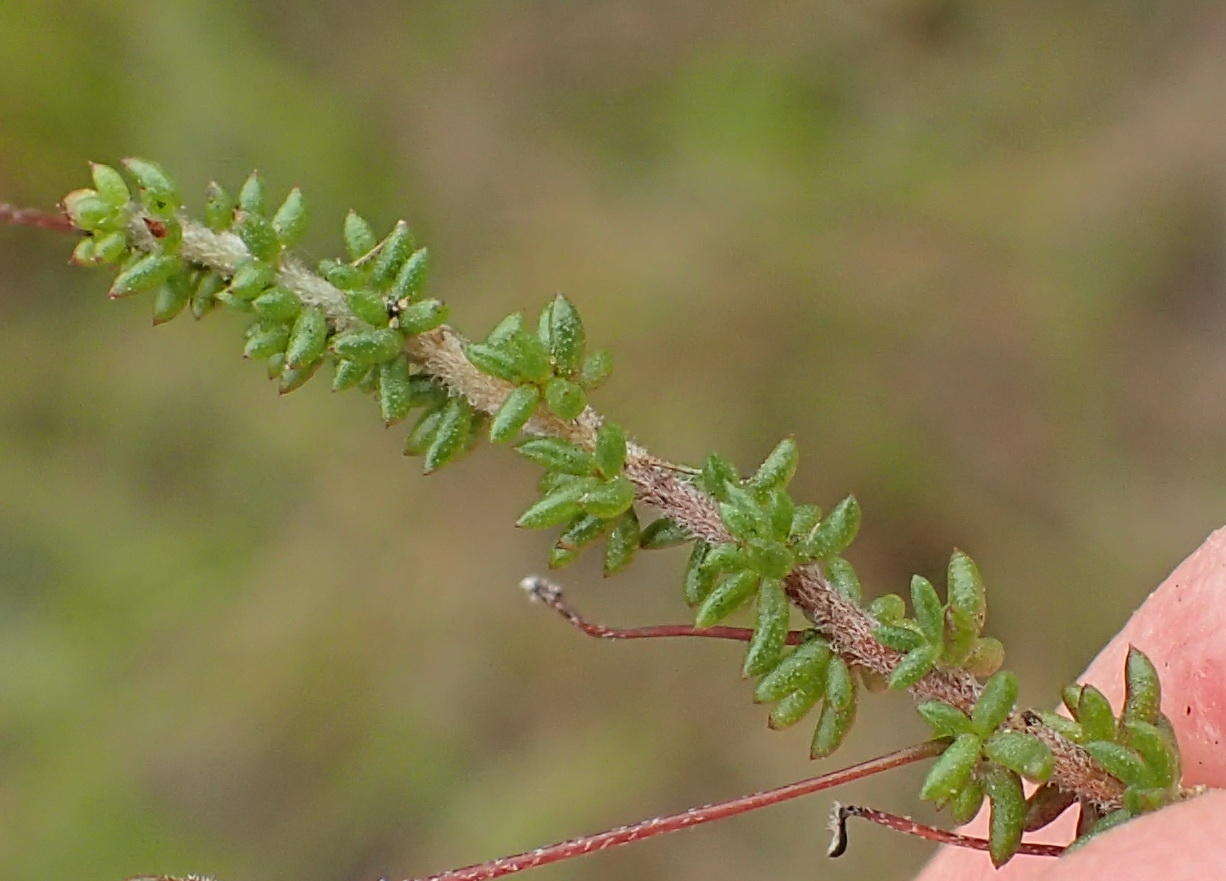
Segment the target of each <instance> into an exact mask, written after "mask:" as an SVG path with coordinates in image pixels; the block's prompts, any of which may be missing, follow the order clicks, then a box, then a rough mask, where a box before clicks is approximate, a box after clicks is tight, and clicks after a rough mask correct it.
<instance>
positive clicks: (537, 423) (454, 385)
mask: <svg viewBox="0 0 1226 881" xmlns="http://www.w3.org/2000/svg"><path fill="white" fill-rule="evenodd" d="M18 214H21V215H22V216H25V217H26V220H25V221H23V222H27V223H31V224H33V225H43V226H45V227H46V228H51V229H64V226H63V224H62V223H57V224H56V225H47V224H44V223H41V222H40V223H34V222H33V220H31V219H30V217H28V216H27V215H30V212H18ZM180 220H181V222H182V225H183V241H182V246H181V254H182V256H183V257H184V258H186V259H187V260H188V261H190V262H192V263H194V264H197V265H199V266H202V267H206V268H209V269H212V270H215V271H217V272H219V273H221V274H223V275H227V276H228V275H230V274H232V273H233V272H234V270H235V268H236V267H237V266H238V265H239V264H240V263H241V262H243V261H244V260H245V259H247V258H248V256H249V253H248V250H247V248H246V246H245V245H244V244H243V242H242V240H241V239H240V238H239V237H238V236H237V235H235V234H234V233H231V232H214V231H213V230H211V229H209V228H208V227H205V226H203V225H201V224H199V223H197V222H195V221H193V220H191V219H189V218H187V217H186V216H184V217H181V218H180ZM11 222H17V221H11ZM70 228H71V227H69V229H70ZM130 232H131V235H132V241H133V242H134V243H135V244H136V246H137V247H142V248H145V249H153V248H154V247H155V242H156V239H155V237H154V233H153V232H151V230H150V225H149V223H148V222H147V219H146V218H145V217H144V216H143V215H142V214H141V212H140V210H139V208H138V207H137V206H135V205H133V206H132V208H131V223H130ZM277 283H278V284H279V285H282V286H283V287H286V288H288V289H289V290H291V291H293V292H294V293H295V294H296V295H297V296H298V297H299V298H300V299H301V300H302V302H304V303H307V304H309V305H315V306H318V307H320V309H322V310H323V312H324V314H325V315H326V316H327V319H328V321H329V323H330V324H331V325H332V326H333V328H334V329H336V330H342V329H344V328H346V327H348V326H349V325H351V324H352V323H353V322H354V320H355V319H354V317H353V316H352V314H351V313H350V311H349V308H348V305H347V303H346V299H345V295H344V293H343V292H342V291H341V290H339V289H338V288H336V287H334V286H333V285H331V284H329V283H328V282H327V281H325V280H324V279H323V278H321V277H320V276H318V275H316V274H315V273H313V272H312V271H310V270H309V269H307V268H306V267H305V266H304V265H303V264H301V263H300V262H298V261H297V260H296V259H294V258H293V257H290V256H287V257H284V258H283V259H282V262H281V268H280V270H279V271H278V273H277ZM465 343H466V340H465V339H464V337H463V336H461V335H460V334H458V333H457V332H456V331H455V330H453V329H452V328H450V327H448V326H446V325H444V326H442V327H439V328H437V329H436V330H433V331H430V332H428V333H424V334H420V335H418V336H414V337H410V338H409V340H408V342H407V344H406V352H407V354H408V356H409V358H410V359H411V360H412V361H413V362H415V363H416V364H417V365H418V366H419V367H420V368H421V369H422V370H424V371H425V372H426V373H428V374H431V375H433V376H434V377H435V378H436V379H437V380H438V381H440V382H441V383H442V384H443V385H444V386H446V387H447V389H448V390H449V391H450V392H451V393H452V394H456V395H463V396H464V397H465V398H466V399H467V400H468V402H469V403H470V404H471V405H472V406H473V407H474V408H475V409H477V410H480V411H482V412H485V413H491V414H492V413H495V412H497V410H498V409H499V408H500V407H501V406H502V404H503V402H504V401H505V400H506V397H507V395H508V394H510V393H511V391H512V390H513V388H514V387H513V386H512V385H511V384H510V383H508V382H505V381H503V380H501V379H498V378H496V377H493V376H489V375H487V374H485V373H482V372H481V371H479V370H478V369H477V368H476V367H475V366H473V364H472V363H471V362H470V361H469V360H468V358H467V357H466V355H465V354H464V345H465ZM601 421H602V419H601V416H600V415H599V414H598V413H596V411H594V410H593V409H591V408H590V407H589V408H588V409H586V410H585V411H584V412H583V413H581V414H580V415H579V416H578V417H577V418H576V419H574V420H562V419H559V418H557V417H555V416H553V415H551V414H549V413H547V412H544V411H542V412H541V413H538V414H537V415H535V416H534V417H533V418H532V419H531V420H529V422H528V424H527V425H526V426H525V428H526V430H527V431H528V432H530V433H534V434H539V435H553V436H557V437H562V438H565V439H567V440H570V441H573V442H575V443H577V444H580V445H582V446H585V447H588V448H591V447H593V446H594V444H595V438H596V432H597V430H598V429H599V427H600V425H601ZM624 473H625V475H626V477H628V478H629V479H630V481H631V482H632V483H633V484H634V486H635V490H636V497H637V499H638V501H640V502H642V503H645V504H647V505H650V506H652V507H654V508H656V509H658V510H659V511H661V512H662V513H664V514H665V515H667V516H669V517H671V518H672V519H673V520H675V521H676V522H677V523H678V524H680V525H681V526H682V527H684V528H685V529H686V530H687V531H688V532H689V533H690V535H691V536H693V537H694V538H700V539H703V540H705V541H708V542H713V543H720V542H727V541H731V540H732V536H731V535H730V534H729V532H728V530H727V528H726V527H725V526H724V523H723V520H722V518H721V517H720V512H719V508H718V505H717V503H716V501H715V500H714V499H713V498H711V497H710V496H709V495H707V494H706V493H704V492H703V491H702V490H700V489H699V488H698V487H697V486H695V485H694V483H693V482H692V481H691V479H690V476H691V473H692V469H688V468H685V467H683V466H679V465H674V464H672V463H669V462H667V461H665V460H663V459H660V458H657V457H656V456H653V455H652V454H651V453H649V452H648V451H647V450H645V449H644V448H643V447H641V446H639V445H637V444H634V443H631V444H630V445H629V447H628V450H627V457H626V464H625V472H624ZM786 588H787V593H788V596H789V597H790V598H791V600H792V602H793V603H794V604H795V605H796V606H797V607H798V608H799V609H800V610H801V612H802V613H803V614H804V615H805V617H806V618H808V620H809V621H811V622H812V623H813V625H814V627H815V628H816V629H817V630H818V631H819V632H820V633H821V634H822V635H823V636H824V637H826V638H827V639H828V640H829V641H830V643H831V645H832V646H833V647H834V649H835V650H836V651H837V652H838V653H839V654H840V655H841V656H842V657H843V658H844V660H846V661H847V662H848V663H849V664H851V665H853V666H857V667H862V668H866V669H868V670H871V671H874V672H876V673H880V674H886V675H888V674H889V673H890V672H891V671H892V670H893V669H894V667H895V666H897V664H898V662H899V660H900V659H901V655H899V653H898V652H896V651H894V650H893V649H890V648H887V647H886V646H883V645H881V644H880V643H879V642H877V640H876V639H875V638H874V637H873V633H872V632H873V629H874V627H875V626H876V623H877V622H876V621H874V620H873V618H872V617H871V616H870V615H869V614H868V613H867V612H866V611H865V610H864V609H862V608H860V607H859V606H857V605H856V604H855V603H852V602H851V601H849V600H848V599H846V598H845V597H843V595H842V594H840V593H839V592H838V591H836V590H834V589H833V588H832V587H831V585H830V584H829V582H828V581H827V580H826V578H825V576H824V575H823V573H822V570H821V568H820V566H818V565H815V564H811V565H804V566H800V567H797V568H796V569H794V570H793V571H792V572H791V573H790V574H789V575H788V577H787V580H786ZM981 690H982V687H981V685H980V684H979V682H978V680H977V679H976V678H975V677H974V676H973V675H971V674H970V673H969V672H968V671H966V670H963V669H960V668H947V669H940V668H937V669H934V670H932V671H931V672H930V673H928V674H927V675H926V676H924V677H923V678H922V679H920V680H919V681H918V682H917V683H915V684H914V685H913V686H911V688H910V689H909V691H910V693H911V694H912V696H913V697H914V698H915V699H916V700H931V699H936V700H943V701H945V702H947V703H950V704H952V705H954V706H955V707H958V708H959V709H962V710H964V711H966V712H969V711H970V710H971V708H972V707H973V706H974V704H975V701H976V700H977V699H978V697H979V694H980V692H981ZM1005 724H1006V725H1007V726H1008V727H1010V728H1013V729H1015V730H1021V731H1028V732H1029V733H1031V734H1034V735H1035V736H1037V737H1038V738H1040V739H1041V740H1042V741H1043V742H1044V743H1046V744H1047V745H1048V746H1049V747H1050V748H1051V750H1052V753H1053V754H1054V756H1055V770H1054V771H1053V773H1052V777H1051V781H1052V782H1053V783H1054V784H1055V785H1056V786H1058V787H1059V788H1061V789H1063V790H1065V791H1067V792H1070V793H1073V794H1075V795H1077V796H1078V797H1079V798H1082V799H1084V800H1087V801H1090V802H1093V803H1095V804H1096V805H1098V806H1099V807H1101V808H1102V809H1104V810H1105V811H1109V810H1112V809H1114V808H1116V807H1118V806H1119V805H1120V799H1121V797H1122V793H1123V788H1124V787H1123V785H1122V784H1121V783H1120V781H1119V780H1117V779H1116V778H1115V777H1113V776H1111V775H1110V774H1109V773H1107V771H1106V770H1105V769H1104V768H1103V767H1102V766H1101V765H1099V764H1098V763H1097V762H1096V761H1095V760H1094V759H1093V758H1091V757H1090V755H1089V754H1088V753H1087V752H1086V751H1085V750H1083V749H1082V748H1081V747H1079V746H1077V745H1075V744H1073V743H1071V742H1070V741H1068V740H1066V739H1065V738H1063V737H1062V736H1061V735H1060V734H1058V733H1057V732H1056V731H1054V730H1052V729H1051V728H1049V727H1047V726H1045V725H1043V724H1042V723H1041V722H1038V721H1037V719H1036V718H1035V717H1032V716H1029V715H1028V714H1024V713H1021V712H1018V713H1014V714H1013V715H1012V716H1011V717H1010V718H1009V720H1008V721H1007V722H1006V723H1005Z"/></svg>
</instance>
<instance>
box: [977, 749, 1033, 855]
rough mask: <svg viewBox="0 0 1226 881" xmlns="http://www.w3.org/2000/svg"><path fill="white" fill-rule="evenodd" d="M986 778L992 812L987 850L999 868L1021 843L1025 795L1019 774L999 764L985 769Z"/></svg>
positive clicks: (1015, 851)
mask: <svg viewBox="0 0 1226 881" xmlns="http://www.w3.org/2000/svg"><path fill="white" fill-rule="evenodd" d="M983 782H984V785H985V787H986V788H987V791H988V798H989V799H990V800H991V802H992V815H991V817H990V818H989V820H988V854H989V855H990V856H991V858H992V865H994V866H995V867H996V868H998V869H999V868H1000V867H1001V866H1003V865H1004V864H1005V863H1007V862H1008V861H1009V860H1010V858H1011V857H1012V856H1013V855H1014V854H1015V853H1017V849H1018V846H1019V845H1020V844H1021V843H1022V829H1023V827H1024V826H1025V823H1026V798H1025V796H1024V795H1023V794H1022V781H1021V779H1020V778H1019V777H1018V776H1017V774H1015V773H1014V772H1012V771H1009V770H1006V769H1005V768H1002V767H1000V766H989V767H988V769H987V770H986V771H985V772H984V777H983Z"/></svg>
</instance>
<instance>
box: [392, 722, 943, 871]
mask: <svg viewBox="0 0 1226 881" xmlns="http://www.w3.org/2000/svg"><path fill="white" fill-rule="evenodd" d="M947 744H948V741H947V740H929V741H925V742H924V743H918V744H915V745H914V746H909V747H906V748H905V749H900V750H896V751H895V752H892V753H888V754H886V755H884V756H878V757H877V758H875V759H869V760H868V761H866V762H860V763H859V764H856V765H851V766H849V767H847V768H843V769H841V770H838V771H831V772H830V773H829V774H822V775H820V776H818V777H810V778H808V779H806V780H799V781H797V782H796V783H789V784H787V785H786V786H780V787H778V788H777V789H768V790H765V791H764V792H755V793H753V794H752V795H743V796H741V797H740V798H734V799H732V800H730V801H723V802H717V803H715V804H709V805H703V806H702V807H697V808H690V809H689V810H687V811H682V812H681V813H679V814H670V815H669V816H666V817H652V818H651V819H650V820H643V821H641V822H638V823H634V824H632V825H630V826H618V827H617V828H616V829H610V830H608V831H607V832H600V833H597V834H596V835H585V836H583V837H582V838H572V839H570V840H568V841H562V842H559V843H557V844H551V845H548V846H546V847H538V848H537V849H536V850H530V851H527V852H525V853H521V854H515V855H514V856H508V857H500V858H499V859H496V860H490V861H489V862H485V863H477V864H475V865H472V866H465V867H464V868H461V869H451V870H449V871H447V872H440V873H438V874H437V875H430V876H429V877H426V878H419V879H414V881H490V879H492V878H501V877H502V876H503V875H510V874H512V873H514V872H520V871H523V870H524V869H535V868H536V867H537V866H544V865H548V864H549V863H556V862H559V861H560V860H567V859H570V858H571V857H578V856H583V855H584V854H589V853H593V852H595V851H600V850H607V849H608V848H610V847H617V846H618V845H621V844H629V843H630V842H632V841H641V840H642V839H644V838H651V837H653V836H656V835H663V834H664V833H666V832H676V831H677V830H678V829H687V828H689V827H690V826H697V825H699V824H700V823H710V822H711V821H712V820H722V819H723V818H724V817H733V816H736V815H737V814H743V813H745V812H746V811H755V810H757V809H758V808H765V807H768V806H770V805H774V804H778V803H779V802H781V801H787V800H788V799H792V798H798V797H800V796H802V795H809V794H810V793H814V792H819V791H820V790H823V789H830V788H831V787H834V786H841V785H842V784H844V783H851V782H852V781H853V780H860V779H862V778H864V777H869V776H871V775H873V774H880V773H881V772H882V771H889V770H892V769H894V768H899V767H901V766H903V765H907V764H910V763H911V762H918V761H920V760H922V759H928V758H932V757H933V756H937V755H940V754H941V752H942V751H943V750H944V749H945V747H946V746H947Z"/></svg>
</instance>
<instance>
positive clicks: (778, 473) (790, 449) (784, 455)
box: [749, 437, 800, 490]
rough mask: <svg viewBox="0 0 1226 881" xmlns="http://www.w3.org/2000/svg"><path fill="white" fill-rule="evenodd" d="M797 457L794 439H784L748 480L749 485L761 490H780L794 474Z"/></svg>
mask: <svg viewBox="0 0 1226 881" xmlns="http://www.w3.org/2000/svg"><path fill="white" fill-rule="evenodd" d="M799 457H800V452H799V450H798V449H797V447H796V439H795V438H792V437H785V438H784V439H783V440H781V441H779V443H778V444H777V445H776V446H775V448H774V449H773V450H771V452H770V453H769V454H768V455H767V457H766V459H765V460H763V462H762V464H761V465H760V466H758V470H757V473H755V474H754V476H753V477H751V478H750V481H749V482H750V484H751V485H752V486H753V487H755V488H756V489H761V490H770V489H782V488H783V487H785V486H787V485H788V483H789V482H790V481H791V479H792V476H793V475H794V474H795V473H796V466H797V463H798V462H799Z"/></svg>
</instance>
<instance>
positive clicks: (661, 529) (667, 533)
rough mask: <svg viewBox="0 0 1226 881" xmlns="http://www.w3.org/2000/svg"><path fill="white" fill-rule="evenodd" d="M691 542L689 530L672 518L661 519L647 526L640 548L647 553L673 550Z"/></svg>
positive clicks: (640, 541)
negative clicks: (676, 546)
mask: <svg viewBox="0 0 1226 881" xmlns="http://www.w3.org/2000/svg"><path fill="white" fill-rule="evenodd" d="M689 540H690V533H689V530H688V529H686V528H685V527H684V526H682V525H681V524H679V523H678V522H677V521H676V520H674V519H673V518H672V517H660V518H659V519H657V520H653V521H651V522H650V523H648V524H647V528H646V529H644V530H643V534H642V536H641V537H640V538H639V547H640V548H642V549H643V550H645V551H654V550H659V549H661V548H671V547H673V546H675V545H679V544H684V543H685V542H687V541H689Z"/></svg>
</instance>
